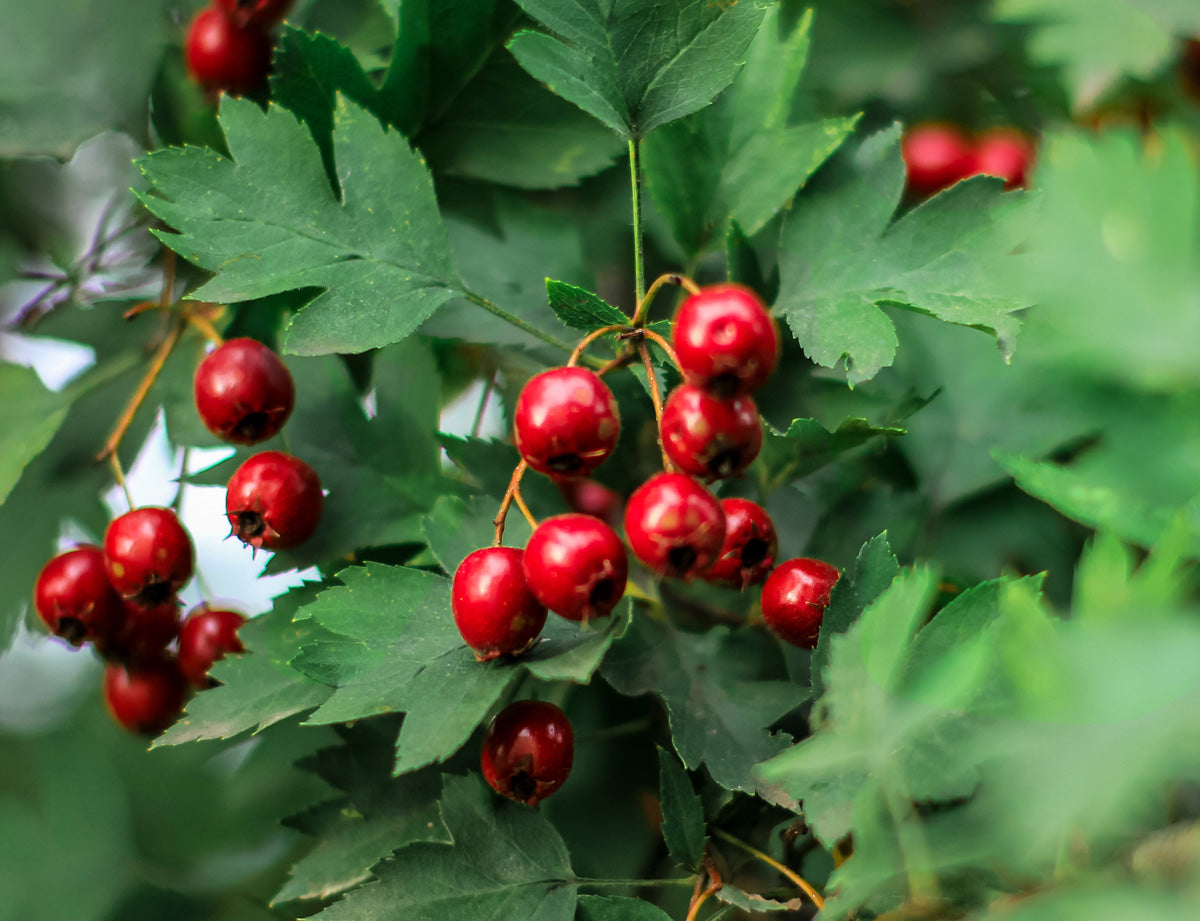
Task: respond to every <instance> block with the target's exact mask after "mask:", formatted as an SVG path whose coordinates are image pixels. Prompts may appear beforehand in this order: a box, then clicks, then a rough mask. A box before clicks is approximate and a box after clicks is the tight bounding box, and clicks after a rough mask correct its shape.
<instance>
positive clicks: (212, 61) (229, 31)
mask: <svg viewBox="0 0 1200 921" xmlns="http://www.w3.org/2000/svg"><path fill="white" fill-rule="evenodd" d="M185 52H186V56H187V68H188V73H190V74H191V75H192V79H194V80H195V81H196V82H197V83H199V84H201V85H202V86H204V87H206V88H207V89H210V90H225V91H227V92H230V93H234V94H240V93H249V92H253V91H254V90H256V89H258V88H259V87H260V86H262V85H263V83H265V82H266V79H267V71H268V70H269V69H270V67H271V40H270V38H268V37H267V34H266V33H265V32H263V31H262V29H260V28H257V27H250V28H243V27H241V26H239V25H238V24H237V23H236V22H234V21H233V20H232V19H230V18H229V17H228V16H227V15H225V11H224V10H221V9H217V8H216V7H207V8H206V9H203V10H201V11H200V12H199V13H197V14H196V18H195V19H193V20H192V24H191V26H189V27H188V33H187V40H186V42H185Z"/></svg>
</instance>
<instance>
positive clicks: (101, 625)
mask: <svg viewBox="0 0 1200 921" xmlns="http://www.w3.org/2000/svg"><path fill="white" fill-rule="evenodd" d="M33 606H34V607H35V608H36V609H37V612H38V616H40V617H41V618H42V620H43V621H44V622H45V624H46V626H47V627H49V628H50V632H51V633H53V634H54V635H55V636H61V637H62V638H63V639H64V640H66V641H67V642H68V643H70V644H71V645H72V646H81V645H83V643H85V642H86V641H88V640H94V639H95V638H96V637H97V636H98V635H100V634H103V633H104V632H105V631H107V630H108V629H109V627H110V625H111V624H112V622H113V621H114V620H116V619H118V618H119V617H120V614H121V599H120V597H119V596H118V595H117V593H116V592H115V591H113V587H112V585H110V584H109V581H108V575H107V574H106V573H105V571H104V551H103V550H101V549H100V548H99V547H97V546H95V545H94V544H82V545H80V546H78V547H76V548H75V549H74V550H68V551H67V552H66V553H60V554H59V555H58V556H56V557H54V558H53V559H52V560H50V562H48V563H47V564H46V565H45V566H43V567H42V571H41V572H40V573H39V574H38V578H37V583H36V584H35V585H34V588H33Z"/></svg>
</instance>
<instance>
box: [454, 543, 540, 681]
mask: <svg viewBox="0 0 1200 921" xmlns="http://www.w3.org/2000/svg"><path fill="white" fill-rule="evenodd" d="M522 555H523V554H522V551H520V550H518V549H517V548H516V547H484V548H483V549H482V550H476V551H475V552H474V553H472V554H471V555H470V556H468V557H467V558H466V559H465V560H463V561H462V562H461V563H460V564H459V566H458V570H457V571H456V572H455V573H454V585H453V588H452V589H451V595H450V607H451V610H452V611H453V612H454V623H455V624H456V625H457V626H458V632H459V633H460V634H462V638H463V642H465V643H466V644H467V645H468V646H470V647H471V649H473V650H474V651H475V658H476V659H478V660H479V661H480V662H487V661H488V660H489V659H494V658H496V657H497V656H503V655H516V654H518V653H521V652H524V651H525V650H526V649H528V648H529V647H530V645H531V644H532V643H533V641H534V640H535V639H537V635H538V634H539V633H541V632H542V627H544V626H545V624H546V608H545V607H544V606H543V605H542V603H541V602H540V601H538V600H537V598H536V597H535V596H534V594H533V592H531V591H530V590H529V586H528V585H526V584H525V574H524V572H523V570H522V567H521V557H522Z"/></svg>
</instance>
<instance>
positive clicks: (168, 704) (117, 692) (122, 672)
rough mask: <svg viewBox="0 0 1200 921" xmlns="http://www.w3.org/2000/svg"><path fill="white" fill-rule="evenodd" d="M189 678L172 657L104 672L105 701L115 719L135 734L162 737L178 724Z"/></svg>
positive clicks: (111, 668)
mask: <svg viewBox="0 0 1200 921" xmlns="http://www.w3.org/2000/svg"><path fill="white" fill-rule="evenodd" d="M187 689H188V686H187V679H186V678H185V677H184V676H183V672H181V671H180V670H179V663H177V662H176V661H175V660H174V659H172V658H162V659H159V660H157V661H154V662H144V663H141V664H139V665H137V666H133V667H128V668H127V667H126V666H124V665H121V664H118V663H113V664H111V665H109V666H108V667H107V668H105V669H104V700H105V702H106V703H107V704H108V712H109V713H110V714H112V718H113V719H115V720H116V721H117V722H118V723H120V724H121V725H122V726H124V727H125V728H126V729H128V730H130V731H131V732H140V733H143V734H145V735H158V734H159V733H160V732H162V731H163V730H164V729H166V728H167V727H168V726H170V725H171V723H173V722H175V718H176V717H177V716H179V711H180V710H181V709H183V701H184V698H185V697H186V696H187Z"/></svg>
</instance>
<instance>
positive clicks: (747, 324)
mask: <svg viewBox="0 0 1200 921" xmlns="http://www.w3.org/2000/svg"><path fill="white" fill-rule="evenodd" d="M671 336H672V342H673V343H674V346H675V352H676V354H677V355H678V356H679V369H680V370H681V371H682V372H683V376H684V378H685V379H686V380H687V382H688V383H689V384H695V385H696V386H698V387H703V388H704V389H706V390H708V391H710V392H712V393H713V394H715V395H716V396H719V397H722V398H728V397H733V396H741V395H744V394H747V393H750V392H752V391H754V390H757V389H758V388H759V387H761V386H762V385H763V384H765V383H766V382H767V378H768V377H770V376H771V372H772V371H773V370H774V369H775V363H776V361H778V360H779V329H778V327H777V326H776V325H775V320H774V319H773V318H772V317H771V314H770V312H768V310H767V308H766V306H765V305H764V304H763V302H762V300H761V299H760V298H759V296H758V295H757V294H755V293H754V292H753V291H751V290H750V289H749V288H746V287H744V286H742V285H737V284H732V283H730V284H721V285H711V286H709V287H707V288H703V289H701V290H700V292H699V293H698V294H693V295H692V296H691V297H689V298H687V299H685V300H684V302H683V303H682V304H680V305H679V309H678V310H677V311H675V326H674V330H673V332H672V334H671Z"/></svg>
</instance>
